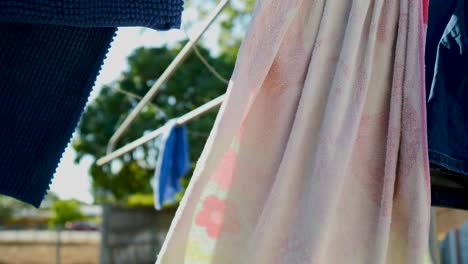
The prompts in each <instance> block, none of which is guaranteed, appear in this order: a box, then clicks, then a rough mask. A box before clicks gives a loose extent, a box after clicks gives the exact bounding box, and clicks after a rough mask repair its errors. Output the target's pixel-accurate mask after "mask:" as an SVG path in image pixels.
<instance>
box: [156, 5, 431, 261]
mask: <svg viewBox="0 0 468 264" xmlns="http://www.w3.org/2000/svg"><path fill="white" fill-rule="evenodd" d="M424 31H425V26H424V25H423V11H422V2H421V1H410V0H398V1H388V0H370V1H357V0H350V1H342V0H316V1H305V0H291V1H273V0H260V1H258V2H257V6H256V9H255V12H254V15H253V21H252V24H251V27H250V30H249V32H248V34H247V36H246V37H245V40H244V43H243V44H242V47H241V50H240V53H239V56H238V60H237V64H236V68H235V72H234V74H233V77H232V79H231V82H230V85H229V88H228V92H227V98H226V101H225V102H224V103H223V105H222V107H221V111H220V113H219V115H218V118H217V120H216V123H215V125H214V129H213V130H212V132H211V135H210V137H209V139H208V142H207V145H206V147H205V149H204V151H203V154H202V156H201V158H200V160H199V162H198V164H197V167H196V169H195V172H194V175H193V177H192V181H191V182H190V185H189V187H188V189H187V191H186V194H185V196H184V198H183V200H182V202H181V204H180V206H179V209H178V212H177V213H176V216H175V219H174V222H173V224H172V226H171V228H170V230H169V233H168V236H167V239H166V241H165V243H164V245H163V247H162V250H161V252H160V254H159V257H158V261H157V263H161V264H175V263H190V264H201V263H204V264H218V263H226V264H228V263H235V264H240V263H245V264H251V263H272V264H274V263H284V264H292V263H301V264H312V263H313V264H322V263H323V264H329V263H358V264H361V263H392V264H393V263H399V264H401V263H411V264H412V263H423V261H424V258H425V255H426V253H427V249H428V233H429V218H430V190H429V189H430V182H429V164H428V158H427V144H426V130H425V127H426V125H425V118H424V117H425V85H424V44H425V43H424Z"/></svg>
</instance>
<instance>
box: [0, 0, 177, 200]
mask: <svg viewBox="0 0 468 264" xmlns="http://www.w3.org/2000/svg"><path fill="white" fill-rule="evenodd" d="M182 8H183V1H182V0H153V1H150V0H145V1H143V0H128V1H122V0H106V1H84V0H76V1H72V0H55V1H43V0H29V1H0V98H1V102H0V193H3V194H6V195H9V196H12V197H15V198H17V199H19V200H22V201H24V202H27V203H30V204H32V205H34V206H36V207H39V205H40V203H41V201H42V199H43V198H44V196H45V194H46V192H47V190H48V188H49V184H50V181H51V179H52V176H53V174H54V172H55V169H56V167H57V165H58V163H59V161H60V158H61V156H62V153H63V151H64V149H65V148H66V146H67V144H68V142H69V141H70V138H71V135H72V133H73V131H74V129H75V127H76V125H77V123H78V120H79V118H80V115H81V113H82V111H83V108H84V106H85V104H86V101H87V98H88V96H89V93H90V92H91V89H92V87H93V85H94V82H95V79H96V77H97V75H98V73H99V70H100V67H101V64H102V62H103V60H104V58H105V56H106V53H107V50H108V48H109V46H110V43H111V41H112V38H113V36H114V34H115V31H116V27H118V26H145V27H149V28H153V29H159V30H167V29H171V28H177V27H179V26H180V19H181V18H180V17H181V12H182Z"/></svg>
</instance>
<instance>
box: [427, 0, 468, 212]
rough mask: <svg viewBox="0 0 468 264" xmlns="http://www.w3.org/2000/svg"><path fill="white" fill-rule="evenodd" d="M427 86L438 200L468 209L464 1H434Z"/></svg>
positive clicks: (467, 61) (438, 203)
mask: <svg viewBox="0 0 468 264" xmlns="http://www.w3.org/2000/svg"><path fill="white" fill-rule="evenodd" d="M429 7H430V10H429V25H428V31H427V41H426V55H425V61H426V90H427V126H428V131H427V133H428V141H429V159H430V161H431V163H432V165H431V167H432V168H433V173H432V176H431V177H432V186H433V188H432V204H433V205H436V206H446V207H453V208H460V209H468V195H467V194H466V191H465V190H466V188H467V187H468V133H467V131H468V105H467V104H466V102H467V101H468V53H467V51H466V49H467V48H468V34H467V33H468V32H467V29H466V25H465V21H466V17H465V15H466V10H467V8H468V6H467V5H465V1H464V0H448V1H446V0H431V1H430V6H429Z"/></svg>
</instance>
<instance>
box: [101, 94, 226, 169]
mask: <svg viewBox="0 0 468 264" xmlns="http://www.w3.org/2000/svg"><path fill="white" fill-rule="evenodd" d="M224 98H225V95H221V96H219V97H217V98H215V99H213V100H211V101H209V102H208V103H206V104H204V105H202V106H200V107H198V108H196V109H194V110H192V111H190V112H188V113H186V114H185V115H183V116H181V117H179V118H177V120H176V124H177V125H183V124H186V123H187V122H189V121H190V120H193V119H195V118H197V117H199V116H201V115H203V114H204V113H206V112H208V111H211V110H213V109H215V108H216V107H218V106H220V105H221V104H222V103H223V101H224ZM165 127H166V126H165V125H164V126H162V127H160V128H158V129H156V130H154V131H153V132H151V133H149V134H146V135H144V136H143V137H141V138H139V139H137V140H135V141H133V142H131V143H129V144H127V145H125V146H123V147H121V148H119V149H117V150H115V151H114V152H111V153H109V154H107V155H106V156H104V157H102V158H100V159H98V161H97V162H96V164H97V165H98V166H102V165H104V164H106V163H109V162H110V161H111V160H113V159H115V158H118V157H120V156H122V155H124V154H125V153H128V152H130V151H131V150H133V149H136V148H137V147H139V146H141V145H143V144H145V143H146V142H148V141H150V140H152V139H154V138H156V137H158V136H159V135H161V134H162V133H163V132H164V129H165Z"/></svg>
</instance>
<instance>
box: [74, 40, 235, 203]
mask: <svg viewBox="0 0 468 264" xmlns="http://www.w3.org/2000/svg"><path fill="white" fill-rule="evenodd" d="M183 44H184V43H181V45H179V46H177V47H175V48H168V47H161V48H139V49H137V50H136V51H135V52H134V53H133V54H132V55H131V56H130V57H129V58H128V64H129V70H127V71H125V72H123V73H122V75H121V77H120V78H119V80H117V81H115V82H114V83H111V84H109V85H106V86H104V87H103V88H102V89H101V91H100V94H99V96H98V97H97V98H96V100H94V101H93V102H91V103H90V105H89V106H88V107H87V109H86V110H85V113H84V114H83V116H82V118H81V122H80V124H79V127H78V133H77V137H76V138H75V139H74V141H73V147H74V148H75V150H76V151H77V154H78V155H77V161H79V160H80V159H82V158H83V157H84V156H85V155H90V156H92V157H93V158H94V159H95V160H96V159H98V158H99V157H101V156H103V155H104V154H105V150H106V145H107V143H108V141H109V138H110V137H111V136H112V134H113V133H114V131H115V129H116V128H117V127H118V125H120V124H121V122H122V121H123V120H124V119H125V117H126V116H127V115H128V114H129V112H130V111H131V110H132V108H133V107H134V106H135V105H136V104H137V103H138V101H139V99H138V98H135V97H142V96H144V95H145V94H146V92H147V91H148V90H149V89H150V87H151V86H152V84H153V83H154V82H155V81H156V79H157V78H158V77H159V76H160V75H161V74H162V72H163V71H164V70H165V69H166V67H167V65H168V64H169V63H170V62H171V61H172V60H173V59H174V57H175V56H176V55H177V53H178V52H179V51H180V49H181V46H182V45H183ZM199 51H200V53H201V54H202V55H203V57H204V58H206V60H207V61H208V62H209V63H210V64H211V65H212V66H213V67H215V68H216V70H217V71H218V72H219V73H220V74H221V75H222V76H224V77H225V78H229V76H230V74H231V72H232V69H233V66H234V60H233V59H232V58H230V57H229V56H225V55H219V56H217V57H213V56H211V55H210V53H209V51H208V50H207V49H205V48H202V47H200V48H199ZM226 86H227V85H226V84H225V83H223V82H222V81H220V80H219V79H217V78H216V77H214V76H213V74H212V73H211V72H210V71H209V70H208V69H207V68H206V67H205V65H204V64H203V63H202V62H201V61H200V59H199V58H198V57H197V56H195V54H191V55H190V56H188V58H187V59H186V61H185V62H184V65H183V66H182V67H181V68H179V69H178V70H177V72H176V73H175V74H174V75H173V76H172V78H171V79H170V80H169V81H168V82H167V83H166V84H164V85H163V87H162V88H161V89H160V92H159V93H158V94H157V96H156V97H155V98H154V99H153V100H152V101H151V104H148V105H147V107H145V108H144V109H143V111H142V112H141V113H140V114H139V115H138V117H137V118H136V120H135V121H134V123H132V125H131V127H130V129H129V130H128V131H127V132H126V134H125V135H124V136H123V137H122V139H121V140H120V141H119V145H118V146H117V147H120V146H122V145H124V144H126V143H128V142H130V141H132V140H135V139H137V138H139V137H141V136H142V135H144V134H145V133H147V132H149V131H152V130H155V129H157V128H159V127H161V126H162V125H164V124H165V123H166V122H167V121H168V120H169V119H170V118H175V117H178V116H180V115H182V114H184V113H186V112H188V111H190V110H192V109H195V108H196V107H198V106H200V105H202V104H203V103H206V102H208V101H209V100H211V99H213V98H215V97H217V96H219V95H221V94H223V93H224V92H225V89H226ZM129 93H130V94H132V95H129ZM215 117H216V113H210V114H207V115H204V116H203V117H201V118H199V119H198V120H197V121H196V122H192V123H190V124H188V135H189V143H190V158H191V160H192V161H196V160H197V159H198V157H199V155H200V153H201V151H202V149H203V146H204V144H205V141H206V139H207V137H208V134H209V132H210V130H211V127H212V125H213V122H214V119H215ZM157 149H158V148H157V147H156V145H155V143H154V142H153V143H150V144H146V145H144V146H142V147H140V148H138V149H136V150H135V151H133V152H130V153H127V154H125V155H124V156H122V157H120V158H118V159H116V160H115V161H113V162H112V163H111V165H105V166H102V167H100V166H97V165H96V164H95V163H94V164H93V165H92V166H91V168H90V174H91V176H92V178H93V192H94V197H95V199H96V201H97V202H106V201H107V202H108V201H115V202H126V201H127V200H128V199H129V197H130V196H131V195H132V194H139V195H142V194H150V193H152V189H151V185H150V179H151V177H152V176H153V173H154V167H155V162H156V156H157V154H158V153H157Z"/></svg>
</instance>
